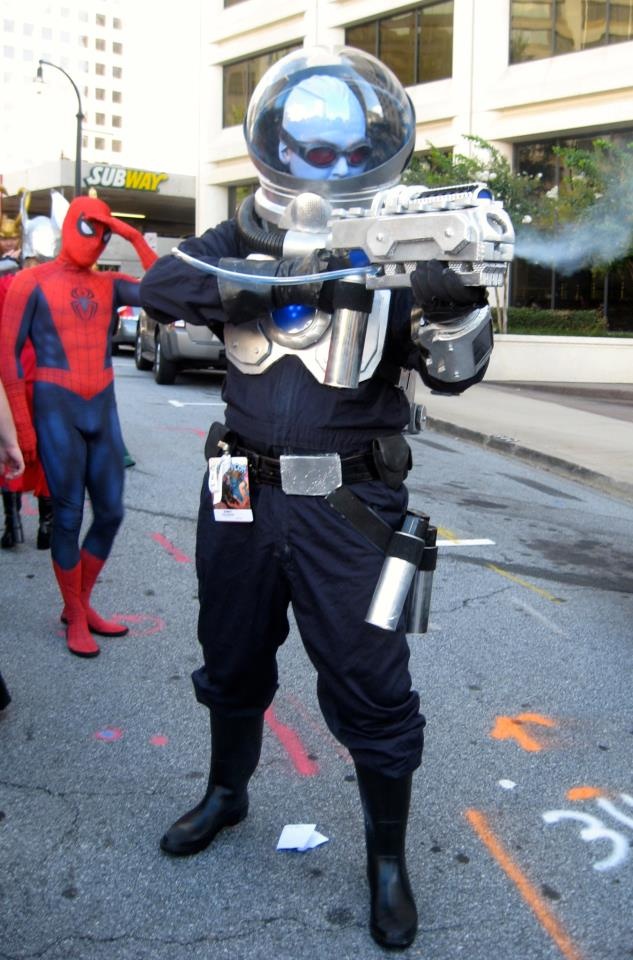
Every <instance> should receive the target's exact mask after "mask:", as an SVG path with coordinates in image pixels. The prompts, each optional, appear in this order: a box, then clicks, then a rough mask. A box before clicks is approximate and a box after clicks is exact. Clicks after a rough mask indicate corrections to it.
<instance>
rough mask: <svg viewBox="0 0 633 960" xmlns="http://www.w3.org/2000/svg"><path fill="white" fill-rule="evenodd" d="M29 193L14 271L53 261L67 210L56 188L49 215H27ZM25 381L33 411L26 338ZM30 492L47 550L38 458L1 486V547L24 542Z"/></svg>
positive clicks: (0, 300) (46, 506) (1, 295)
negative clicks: (26, 497) (24, 502)
mask: <svg viewBox="0 0 633 960" xmlns="http://www.w3.org/2000/svg"><path fill="white" fill-rule="evenodd" d="M29 200H30V194H28V193H25V192H22V194H21V196H20V215H19V217H18V218H17V220H16V221H15V222H16V224H17V225H18V227H17V228H16V229H19V237H17V238H16V242H17V243H18V244H21V246H18V247H16V248H15V249H14V250H13V251H11V253H10V254H9V256H11V257H12V258H13V262H15V271H17V270H18V269H19V267H20V266H21V267H22V268H24V269H29V268H30V267H33V266H37V264H38V263H43V262H45V261H47V260H52V259H53V257H54V256H55V254H56V253H58V252H59V243H60V240H61V227H62V223H63V220H64V217H65V215H66V211H67V210H68V201H67V200H66V199H65V198H64V197H63V195H62V194H61V193H60V192H59V191H58V190H51V216H50V217H44V216H38V217H29V215H28V207H29ZM15 271H14V272H12V273H8V272H7V273H3V274H0V338H2V322H1V317H2V310H3V306H4V300H5V298H6V294H7V292H8V290H9V286H10V284H11V281H12V280H13V278H14V276H15ZM20 362H21V364H22V368H23V371H24V380H25V382H26V395H27V402H28V405H29V410H30V412H31V415H32V412H33V379H34V375H35V352H34V350H33V346H32V344H31V341H30V340H29V339H27V340H26V342H25V344H24V347H23V349H22V354H21V356H20ZM28 491H32V492H33V495H34V496H35V497H36V498H37V506H38V514H39V521H38V530H37V540H36V544H37V548H38V550H48V549H49V547H50V542H51V529H52V521H53V504H52V500H51V497H50V494H49V490H48V486H47V484H46V477H45V476H44V470H43V468H42V465H41V463H40V461H39V459H37V458H36V459H35V460H34V461H32V462H31V463H29V465H28V467H27V469H26V470H25V472H24V473H23V474H22V476H21V477H19V479H16V480H12V481H11V480H9V481H6V482H4V483H3V485H2V505H3V509H4V517H5V521H4V531H3V534H2V537H1V538H0V547H2V549H3V550H8V549H11V548H13V547H14V546H15V545H16V544H18V543H23V542H24V532H23V529H22V519H21V516H20V513H21V508H22V494H23V493H26V492H28Z"/></svg>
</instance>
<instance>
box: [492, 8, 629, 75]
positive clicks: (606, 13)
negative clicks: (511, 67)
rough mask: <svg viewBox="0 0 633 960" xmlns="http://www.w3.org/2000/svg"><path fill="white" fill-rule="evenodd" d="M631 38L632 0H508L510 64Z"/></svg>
mask: <svg viewBox="0 0 633 960" xmlns="http://www.w3.org/2000/svg"><path fill="white" fill-rule="evenodd" d="M625 40H633V0H624V2H621V0H591V2H588V0H583V2H582V3H580V2H576V3H569V2H565V0H533V2H530V3H528V2H525V0H511V12H510V63H523V62H525V61H526V60H540V59H542V58H543V57H555V56H557V55H558V54H560V53H575V52H576V51H578V50H589V49H590V48H591V47H602V46H605V45H606V44H609V43H621V42H622V41H625Z"/></svg>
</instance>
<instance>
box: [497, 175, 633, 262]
mask: <svg viewBox="0 0 633 960" xmlns="http://www.w3.org/2000/svg"><path fill="white" fill-rule="evenodd" d="M632 212H633V183H627V184H623V183H621V182H618V183H612V184H610V185H609V187H608V188H607V189H606V190H605V191H604V193H603V195H602V196H600V197H598V199H597V200H596V203H594V204H592V206H590V207H588V208H587V209H586V210H584V211H583V212H582V214H581V215H580V217H579V219H578V220H577V221H575V222H573V223H566V224H565V225H564V226H562V227H561V228H560V230H558V231H557V232H556V233H555V234H552V233H545V232H544V231H539V230H532V229H529V228H526V229H519V230H517V238H516V244H515V254H516V256H517V257H521V259H523V260H527V261H528V262H529V263H534V264H537V265H538V266H544V267H555V268H556V270H557V272H558V273H561V274H563V275H564V276H569V275H570V274H572V273H575V271H576V270H581V269H583V268H584V267H600V266H603V267H604V266H607V265H608V264H609V263H612V262H613V261H614V260H619V259H620V258H622V257H624V256H626V254H627V253H628V252H629V250H630V248H631V244H632V242H633V221H631V213H632Z"/></svg>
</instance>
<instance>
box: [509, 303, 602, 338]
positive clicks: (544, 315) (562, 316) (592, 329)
mask: <svg viewBox="0 0 633 960" xmlns="http://www.w3.org/2000/svg"><path fill="white" fill-rule="evenodd" d="M508 333H516V334H533V335H535V336H545V337H546V336H559V337H607V336H609V330H608V328H607V322H606V320H605V318H604V316H602V314H601V313H600V312H599V311H598V310H539V309H536V308H534V307H510V308H509V309H508Z"/></svg>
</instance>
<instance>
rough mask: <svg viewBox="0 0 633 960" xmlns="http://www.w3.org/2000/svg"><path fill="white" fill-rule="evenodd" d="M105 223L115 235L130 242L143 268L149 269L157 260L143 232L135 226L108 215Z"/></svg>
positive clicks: (156, 255)
mask: <svg viewBox="0 0 633 960" xmlns="http://www.w3.org/2000/svg"><path fill="white" fill-rule="evenodd" d="M105 223H106V225H107V226H108V227H109V229H110V230H111V231H112V233H116V234H117V236H119V237H123V239H124V240H127V241H128V243H131V244H132V246H133V247H134V249H135V250H136V252H137V253H138V257H139V260H140V261H141V263H142V265H143V268H144V269H145V270H149V268H150V267H151V266H152V264H153V263H155V262H156V260H158V254H156V253H155V252H154V251H153V250H152V248H151V247H150V245H149V244H148V242H147V240H146V239H145V237H144V236H143V234H142V233H141V232H140V231H139V230H137V229H136V227H132V226H130V224H129V223H124V222H123V220H117V218H116V217H108V219H107V220H106V221H105Z"/></svg>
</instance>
